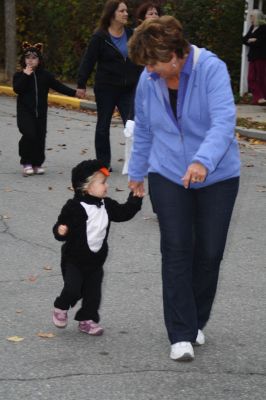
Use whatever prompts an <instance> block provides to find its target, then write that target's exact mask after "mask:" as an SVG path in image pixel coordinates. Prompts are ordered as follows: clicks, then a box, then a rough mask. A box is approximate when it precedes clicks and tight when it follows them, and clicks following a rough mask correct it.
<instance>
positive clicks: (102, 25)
mask: <svg viewBox="0 0 266 400" xmlns="http://www.w3.org/2000/svg"><path fill="white" fill-rule="evenodd" d="M121 3H123V4H125V5H127V3H126V1H121V0H108V1H107V2H106V3H105V5H104V8H103V12H102V15H101V18H100V21H99V24H98V27H97V30H102V31H108V28H109V26H110V25H111V19H112V18H114V15H115V12H116V10H117V9H118V7H119V5H120V4H121Z"/></svg>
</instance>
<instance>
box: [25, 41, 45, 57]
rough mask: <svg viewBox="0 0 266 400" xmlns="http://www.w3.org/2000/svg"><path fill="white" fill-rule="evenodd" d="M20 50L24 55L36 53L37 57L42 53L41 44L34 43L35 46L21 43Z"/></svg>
mask: <svg viewBox="0 0 266 400" xmlns="http://www.w3.org/2000/svg"><path fill="white" fill-rule="evenodd" d="M22 50H23V51H24V53H27V52H29V53H34V52H36V54H37V55H38V53H39V54H41V53H42V51H43V43H35V44H30V43H29V42H23V43H22Z"/></svg>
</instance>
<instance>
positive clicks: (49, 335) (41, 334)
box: [37, 332, 55, 338]
mask: <svg viewBox="0 0 266 400" xmlns="http://www.w3.org/2000/svg"><path fill="white" fill-rule="evenodd" d="M37 336H39V337H41V338H53V337H55V334H54V333H51V332H48V333H46V332H39V333H37Z"/></svg>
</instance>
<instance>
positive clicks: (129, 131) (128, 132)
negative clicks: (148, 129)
mask: <svg viewBox="0 0 266 400" xmlns="http://www.w3.org/2000/svg"><path fill="white" fill-rule="evenodd" d="M134 126H135V122H134V121H132V120H131V119H128V120H127V122H126V125H125V128H124V135H125V137H131V136H133V132H134Z"/></svg>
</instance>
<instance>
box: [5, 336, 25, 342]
mask: <svg viewBox="0 0 266 400" xmlns="http://www.w3.org/2000/svg"><path fill="white" fill-rule="evenodd" d="M7 340H9V342H22V340H24V338H23V337H21V336H9V337H7Z"/></svg>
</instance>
